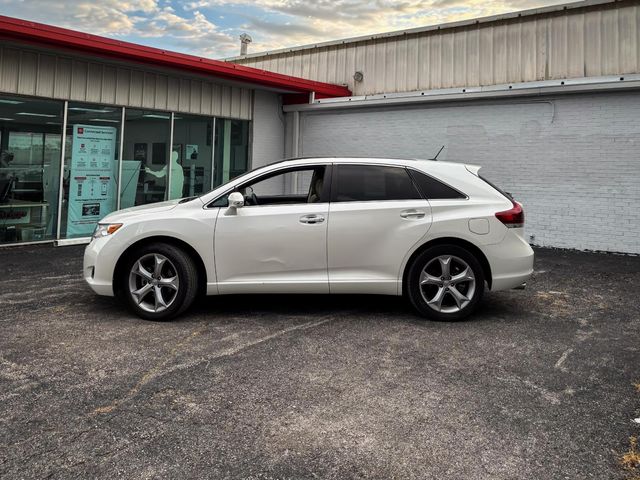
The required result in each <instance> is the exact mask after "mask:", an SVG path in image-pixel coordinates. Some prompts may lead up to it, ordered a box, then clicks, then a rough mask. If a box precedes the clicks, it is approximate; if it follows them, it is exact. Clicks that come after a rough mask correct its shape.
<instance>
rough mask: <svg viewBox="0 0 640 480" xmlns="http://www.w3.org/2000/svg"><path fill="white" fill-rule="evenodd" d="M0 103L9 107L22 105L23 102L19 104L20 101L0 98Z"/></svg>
mask: <svg viewBox="0 0 640 480" xmlns="http://www.w3.org/2000/svg"><path fill="white" fill-rule="evenodd" d="M0 103H6V104H9V105H19V104H20V103H24V102H21V101H20V100H7V99H5V98H0Z"/></svg>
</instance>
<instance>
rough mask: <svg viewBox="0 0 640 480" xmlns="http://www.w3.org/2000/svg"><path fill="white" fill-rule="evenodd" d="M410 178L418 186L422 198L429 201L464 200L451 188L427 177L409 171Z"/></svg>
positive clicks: (461, 195) (462, 196)
mask: <svg viewBox="0 0 640 480" xmlns="http://www.w3.org/2000/svg"><path fill="white" fill-rule="evenodd" d="M410 174H411V177H413V180H414V181H415V182H416V184H417V185H418V188H419V189H420V191H421V192H422V195H424V198H427V199H430V200H439V199H449V198H466V197H465V196H464V195H463V194H462V193H460V192H458V191H457V190H454V189H453V188H451V187H449V186H448V185H445V184H444V183H442V182H439V181H438V180H436V179H435V178H433V177H430V176H429V175H425V174H424V173H420V172H416V171H415V170H410Z"/></svg>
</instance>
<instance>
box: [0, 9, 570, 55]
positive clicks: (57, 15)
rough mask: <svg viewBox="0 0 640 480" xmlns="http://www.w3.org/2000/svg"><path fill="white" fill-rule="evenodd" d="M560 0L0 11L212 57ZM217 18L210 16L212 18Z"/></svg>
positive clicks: (408, 26) (425, 23) (499, 11)
mask: <svg viewBox="0 0 640 480" xmlns="http://www.w3.org/2000/svg"><path fill="white" fill-rule="evenodd" d="M562 1H564V0H315V1H314V0H230V1H228V0H188V1H180V0H55V1H53V0H0V11H1V12H2V13H3V14H4V15H9V16H15V17H19V18H25V19H28V20H33V21H37V22H43V23H49V24H54V25H58V26H61V27H67V28H72V29H76V30H80V31H84V32H90V33H96V34H99V35H106V36H111V37H118V38H124V39H127V40H131V41H134V42H140V43H144V44H150V45H153V46H158V47H161V48H166V49H173V50H178V51H183V52H187V53H192V54H197V55H203V56H212V57H216V58H220V57H225V56H232V55H236V54H237V53H238V49H239V40H238V35H239V34H240V33H242V32H247V33H249V34H250V35H251V36H252V37H253V43H252V44H251V47H250V51H252V52H258V51H264V50H271V49H276V48H284V47H292V46H297V45H304V44H309V43H318V42H323V41H328V40H337V39H340V38H347V37H354V36H361V35H370V34H375V33H383V32H389V31H393V30H404V29H409V28H413V27H418V26H425V25H433V24H438V23H444V22H451V21H456V20H462V19H467V18H474V17H483V16H488V15H494V14H498V13H505V12H509V11H515V10H520V9H524V8H534V7H540V6H543V5H548V4H552V3H561V2H562ZM214 19H215V21H214Z"/></svg>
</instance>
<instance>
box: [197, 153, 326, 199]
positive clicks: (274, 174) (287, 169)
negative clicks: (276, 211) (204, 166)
mask: <svg viewBox="0 0 640 480" xmlns="http://www.w3.org/2000/svg"><path fill="white" fill-rule="evenodd" d="M282 161H285V160H282ZM274 163H280V162H274ZM332 166H333V163H330V162H328V163H309V164H304V165H289V166H286V167H282V168H278V169H275V170H270V171H268V172H265V173H263V174H262V175H256V176H255V177H252V178H250V179H248V180H247V181H246V182H244V183H240V184H238V185H236V186H234V187H233V188H229V189H228V190H225V192H224V193H221V194H220V195H218V196H217V197H216V198H214V199H213V200H210V201H209V203H207V204H206V205H205V206H204V207H203V208H205V209H212V208H227V207H216V206H215V205H213V204H214V203H215V202H217V201H218V200H220V199H221V198H222V197H224V196H225V195H229V194H230V193H233V192H235V191H237V190H239V189H241V188H244V187H245V186H246V185H249V184H252V183H257V182H261V181H263V180H267V179H268V178H270V177H277V176H278V175H282V174H285V173H289V172H295V171H300V170H312V169H315V168H320V167H324V168H325V172H324V176H325V180H324V183H323V185H322V200H323V201H321V202H316V203H313V204H309V205H319V204H322V203H329V202H330V200H331V182H332V175H331V173H332V168H331V167H332ZM291 205H308V203H273V204H269V205H247V206H246V208H250V207H260V206H263V207H266V206H269V207H278V206H283V207H284V206H291ZM243 208H245V207H243Z"/></svg>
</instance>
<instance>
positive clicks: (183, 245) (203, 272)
mask: <svg viewBox="0 0 640 480" xmlns="http://www.w3.org/2000/svg"><path fill="white" fill-rule="evenodd" d="M152 243H166V244H168V245H172V246H174V247H176V248H179V249H181V250H183V251H184V252H185V253H186V254H187V255H189V257H191V259H192V260H193V262H194V264H195V266H196V270H197V272H198V287H199V291H198V296H202V295H205V294H206V291H207V269H206V268H205V266H204V261H203V260H202V257H200V254H199V253H198V252H197V251H196V250H195V249H194V248H193V247H192V246H191V245H189V244H188V243H187V242H185V241H183V240H180V239H178V238H175V237H168V236H164V235H157V236H152V237H145V238H143V239H141V240H138V241H137V242H136V243H134V244H132V245H130V246H129V247H128V248H127V249H126V250H125V251H124V252H123V253H122V255H120V258H118V262H117V263H116V268H114V270H113V279H112V285H113V289H114V293H115V294H116V295H117V294H118V292H117V291H116V289H119V288H120V285H119V282H118V281H117V280H118V279H119V278H121V275H122V269H123V267H124V265H125V264H126V263H127V262H126V260H127V259H128V258H129V256H130V255H131V254H132V253H133V252H135V251H136V250H138V249H139V248H140V247H142V246H145V245H149V244H152Z"/></svg>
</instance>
